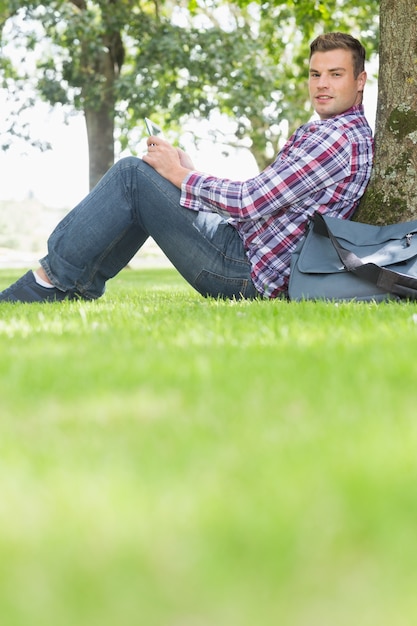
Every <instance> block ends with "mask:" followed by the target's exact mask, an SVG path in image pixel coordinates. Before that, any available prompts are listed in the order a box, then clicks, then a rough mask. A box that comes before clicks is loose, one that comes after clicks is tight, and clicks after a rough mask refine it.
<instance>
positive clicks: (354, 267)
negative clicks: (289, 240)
mask: <svg viewBox="0 0 417 626" xmlns="http://www.w3.org/2000/svg"><path fill="white" fill-rule="evenodd" d="M313 220H314V230H316V231H317V232H318V233H319V234H320V235H324V236H325V237H328V238H329V239H330V241H331V242H332V244H333V246H334V248H335V250H336V252H337V254H338V256H339V259H340V260H341V261H342V263H343V265H344V267H345V268H346V269H347V270H348V272H352V273H353V274H356V276H358V277H359V278H362V279H363V280H367V281H368V282H371V283H374V284H375V285H377V287H379V288H380V289H383V290H384V291H386V292H387V293H391V294H393V295H395V296H398V297H400V298H408V299H409V300H417V278H413V277H412V276H408V275H407V274H401V273H400V272H394V271H393V270H389V269H387V268H386V267H381V266H380V265H377V264H376V263H364V262H363V261H362V259H361V258H360V257H358V256H357V255H356V254H355V253H354V252H351V251H350V250H347V249H346V248H344V247H343V246H342V245H341V244H340V243H339V241H338V240H337V238H336V237H335V236H334V235H333V233H332V232H331V230H330V228H329V225H328V224H327V222H326V220H325V219H324V217H323V215H322V214H321V213H318V212H317V211H316V213H314V216H313ZM316 226H317V229H316Z"/></svg>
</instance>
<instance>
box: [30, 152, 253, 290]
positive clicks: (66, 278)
mask: <svg viewBox="0 0 417 626" xmlns="http://www.w3.org/2000/svg"><path fill="white" fill-rule="evenodd" d="M148 237H152V238H153V239H154V240H155V241H156V243H157V244H158V245H159V247H160V248H161V250H162V251H163V252H164V253H165V255H166V256H167V257H168V259H169V260H170V261H171V263H172V264H173V265H174V266H175V267H176V268H177V270H178V271H179V272H180V273H181V274H182V276H183V277H184V278H185V280H187V281H188V282H189V283H190V285H192V286H193V287H194V288H195V289H196V290H197V291H198V292H200V293H201V294H202V295H203V296H213V297H216V298H217V297H222V298H255V297H257V296H258V295H259V294H258V292H257V291H256V289H255V287H254V285H253V283H252V279H251V274H250V269H251V268H250V263H249V261H248V259H247V256H246V253H245V250H244V247H243V243H242V240H241V238H240V236H239V234H238V232H237V231H236V229H235V228H233V226H231V225H230V224H228V223H227V221H225V220H224V219H223V218H221V217H220V216H218V215H217V214H215V213H208V212H197V211H190V210H189V209H185V208H184V207H182V206H181V205H180V190H179V189H178V188H177V187H175V186H174V185H172V184H171V183H170V182H168V181H167V180H166V179H165V178H163V177H161V176H160V175H159V174H158V173H157V172H155V170H154V169H153V168H152V167H150V166H149V165H147V164H146V163H144V162H143V161H142V160H141V159H138V158H135V157H128V158H125V159H121V160H120V161H118V162H117V163H116V164H115V165H114V166H113V167H112V168H111V169H110V170H109V171H108V172H107V174H105V176H103V178H102V179H101V181H100V182H99V183H98V184H97V185H96V187H95V188H94V189H93V190H92V191H91V192H90V193H89V194H88V195H87V196H86V197H85V198H84V200H82V201H81V202H80V204H78V205H77V206H76V207H75V208H74V209H73V210H72V211H70V213H68V215H66V216H65V217H64V219H63V220H62V221H61V222H60V223H59V224H58V225H57V227H56V228H55V230H54V231H53V233H52V234H51V236H50V238H49V240H48V254H47V256H46V257H44V258H43V259H41V261H40V263H41V265H42V267H43V268H44V270H45V272H46V273H47V275H48V277H49V278H50V280H51V281H52V283H53V284H54V285H55V286H56V287H58V289H61V290H62V291H70V292H77V293H78V294H80V295H81V296H83V297H85V298H88V299H94V298H99V297H100V296H101V295H102V294H103V293H104V291H105V285H106V281H107V280H108V279H109V278H112V277H113V276H115V275H116V274H117V273H118V272H119V271H120V270H121V269H123V268H124V267H125V266H126V265H127V264H128V263H129V261H130V259H131V258H132V257H133V256H134V254H136V252H137V251H138V250H139V249H140V248H141V246H143V244H144V243H145V241H146V239H147V238H148Z"/></svg>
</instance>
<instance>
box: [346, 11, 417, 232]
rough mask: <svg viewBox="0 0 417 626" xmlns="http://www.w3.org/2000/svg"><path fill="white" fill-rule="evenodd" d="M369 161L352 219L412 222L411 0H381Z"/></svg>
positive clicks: (416, 116) (414, 30) (414, 50)
mask: <svg viewBox="0 0 417 626" xmlns="http://www.w3.org/2000/svg"><path fill="white" fill-rule="evenodd" d="M380 41H381V44H380V51H379V59H380V65H379V79H378V105H377V114H376V127H375V162H374V168H373V173H372V177H371V181H370V183H369V186H368V189H367V191H366V194H365V196H364V197H363V199H362V202H361V204H360V207H359V209H358V211H357V213H356V216H355V219H356V220H357V221H360V222H369V223H371V224H388V223H395V222H400V221H405V220H408V219H417V46H416V42H417V11H416V2H415V0H401V2H399V1H398V0H381V4H380Z"/></svg>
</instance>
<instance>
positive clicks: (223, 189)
mask: <svg viewBox="0 0 417 626" xmlns="http://www.w3.org/2000/svg"><path fill="white" fill-rule="evenodd" d="M364 64H365V50H364V48H363V46H362V45H361V43H360V42H359V41H357V40H356V39H354V38H353V37H351V36H350V35H347V34H343V33H328V34H325V35H321V36H319V37H318V38H317V39H315V40H314V41H313V43H312V44H311V46H310V77H309V93H310V99H311V102H312V104H313V107H314V109H315V111H316V113H317V114H318V116H319V120H316V121H312V122H309V123H308V124H305V125H303V126H301V127H300V128H299V129H298V130H297V131H296V132H295V133H294V135H293V136H292V137H291V138H290V139H289V140H288V142H287V143H286V145H285V146H284V148H283V149H282V150H281V151H280V152H279V154H278V155H277V157H276V159H275V161H274V162H273V163H272V164H271V165H270V166H268V167H267V168H266V169H265V170H264V171H263V172H261V173H260V174H259V175H257V176H255V177H254V178H251V179H250V180H247V181H245V182H233V181H230V180H227V179H221V178H217V177H213V176H208V175H205V174H202V173H198V172H196V171H195V170H194V167H193V164H192V163H191V161H190V159H189V158H188V156H187V155H186V154H185V153H184V152H182V151H181V150H178V149H176V148H174V147H172V146H171V145H170V144H169V143H168V142H167V141H165V140H163V139H161V138H160V137H156V136H155V137H150V138H149V139H148V152H147V154H145V155H144V156H143V158H142V159H138V158H134V157H128V158H126V159H122V160H120V161H119V162H118V163H116V164H115V165H114V166H113V167H112V168H111V169H110V170H109V171H108V172H107V174H106V175H105V176H104V177H103V178H102V180H101V181H100V182H99V183H98V185H97V186H96V187H95V188H94V189H93V190H92V191H91V193H89V194H88V195H87V196H86V198H85V199H84V200H82V201H81V202H80V204H78V205H77V206H76V207H75V208H74V209H73V210H72V211H71V212H70V213H69V214H68V215H67V216H66V217H65V218H64V219H63V220H62V221H61V222H60V223H59V224H58V226H57V227H56V228H55V230H54V231H53V233H52V234H51V236H50V238H49V240H48V255H47V256H46V257H44V258H43V259H41V261H40V264H41V267H40V268H39V269H38V270H37V271H36V272H32V271H30V272H28V273H27V274H25V275H24V276H23V277H22V278H20V279H19V280H18V281H17V282H16V283H14V284H13V285H12V286H11V287H9V288H8V289H6V290H5V291H3V292H2V293H0V300H1V301H3V302H7V301H17V302H40V301H55V300H63V299H65V298H85V299H94V298H99V297H100V296H101V295H102V294H103V293H104V290H105V285H106V281H107V280H108V279H109V278H112V277H113V276H115V275H116V274H117V273H118V272H119V271H120V270H121V269H122V268H124V267H125V266H126V265H127V263H128V262H129V260H130V259H131V258H132V257H133V255H134V254H135V253H136V252H137V251H138V250H139V249H140V248H141V246H142V245H143V244H144V242H145V241H146V239H147V238H148V237H149V236H150V237H152V238H153V239H154V240H155V241H156V243H157V244H158V245H159V246H160V248H161V249H162V250H163V252H164V253H165V254H166V256H167V257H168V258H169V259H170V260H171V262H172V263H173V265H174V266H175V267H176V268H177V270H178V271H179V272H180V273H181V274H182V275H183V276H184V278H185V279H186V280H187V281H188V282H189V283H190V284H191V285H192V286H193V287H194V288H195V289H196V290H197V291H199V292H200V293H201V294H202V295H203V296H214V297H223V298H255V297H258V296H259V297H264V298H275V297H279V296H283V295H284V296H285V294H286V289H287V285H288V278H289V271H290V259H291V253H292V252H293V250H294V248H295V247H296V245H297V244H298V242H299V241H300V239H301V238H302V237H303V236H304V233H305V228H306V224H307V222H308V219H309V217H310V216H311V215H312V214H313V213H314V211H320V212H321V213H325V214H327V215H332V216H337V217H340V218H343V219H348V218H350V217H351V216H352V215H353V212H354V210H355V208H356V206H357V204H358V202H359V200H360V198H361V197H362V195H363V193H364V191H365V188H366V185H367V183H368V180H369V177H370V173H371V165H372V156H373V143H372V133H371V129H370V128H369V125H368V123H367V121H366V119H365V117H364V112H363V106H362V95H363V89H364V86H365V82H366V72H365V69H364Z"/></svg>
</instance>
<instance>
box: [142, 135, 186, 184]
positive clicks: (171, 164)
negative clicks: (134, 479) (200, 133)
mask: <svg viewBox="0 0 417 626" xmlns="http://www.w3.org/2000/svg"><path fill="white" fill-rule="evenodd" d="M147 143H148V152H147V153H146V154H144V155H143V157H142V159H143V161H145V163H147V164H148V165H150V166H151V167H153V168H154V169H155V170H156V171H157V172H158V174H160V175H161V176H163V177H164V178H166V179H167V180H169V181H170V182H171V183H173V184H174V185H176V186H177V187H180V188H181V183H182V181H183V180H184V178H185V177H186V176H187V174H188V173H189V172H190V170H193V169H194V166H193V163H192V161H191V159H190V157H189V156H188V154H187V153H186V152H184V151H183V150H181V149H180V148H174V146H171V144H170V143H169V142H168V141H166V140H165V139H161V137H157V136H151V137H148V141H147Z"/></svg>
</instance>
